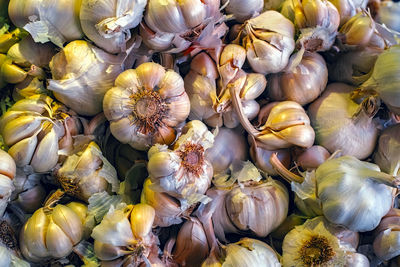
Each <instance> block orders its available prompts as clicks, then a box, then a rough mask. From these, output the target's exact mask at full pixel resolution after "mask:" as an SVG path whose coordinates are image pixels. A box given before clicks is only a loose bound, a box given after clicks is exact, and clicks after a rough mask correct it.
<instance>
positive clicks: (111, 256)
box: [92, 203, 158, 264]
mask: <svg viewBox="0 0 400 267" xmlns="http://www.w3.org/2000/svg"><path fill="white" fill-rule="evenodd" d="M154 216H155V211H154V209H153V208H152V207H151V206H149V205H147V204H142V203H141V204H137V205H128V206H127V205H125V204H124V203H123V204H120V205H118V206H117V207H115V208H114V207H111V209H110V210H109V211H108V213H107V214H106V215H105V216H104V218H103V220H102V221H101V223H100V224H99V225H97V226H96V227H95V228H94V229H93V232H92V237H93V239H94V240H95V241H94V252H95V254H96V256H97V257H98V258H99V259H100V260H102V261H103V263H104V264H111V263H112V262H113V261H114V260H116V261H120V260H128V261H129V258H132V257H133V259H132V260H135V261H136V263H138V264H139V263H140V262H144V259H143V258H147V257H149V254H150V253H151V252H152V250H153V249H154V248H157V244H158V238H157V237H156V236H155V235H154V234H153V233H152V231H151V230H152V225H153V222H154ZM121 257H123V258H121Z"/></svg>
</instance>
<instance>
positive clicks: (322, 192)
mask: <svg viewBox="0 0 400 267" xmlns="http://www.w3.org/2000/svg"><path fill="white" fill-rule="evenodd" d="M271 159H272V161H271V163H272V164H273V166H274V167H275V168H276V170H277V171H278V172H279V174H280V175H281V176H282V177H284V178H285V179H287V180H288V181H292V189H294V191H295V192H296V193H297V195H298V196H299V197H300V198H303V199H307V198H308V199H310V202H312V203H313V206H312V207H318V206H319V207H320V209H321V210H322V213H323V215H324V216H325V218H327V219H328V220H329V221H330V222H332V223H335V224H338V225H342V226H345V227H347V228H348V229H350V230H352V231H355V232H366V231H371V230H373V229H374V228H375V227H376V226H377V225H378V224H379V221H380V220H381V218H382V217H383V216H384V215H385V214H386V213H387V212H388V211H389V210H390V208H391V205H392V188H391V187H398V185H399V178H398V177H394V176H391V175H389V174H386V173H383V172H381V171H380V169H379V167H378V166H377V165H375V164H373V163H369V162H365V161H360V160H358V159H356V158H355V157H352V156H343V157H339V158H334V159H329V160H327V161H325V162H324V163H322V164H321V165H320V166H319V167H318V168H317V169H316V171H315V172H314V171H313V172H310V173H308V176H306V177H305V178H304V177H302V176H298V175H295V174H293V173H291V172H290V171H288V170H287V169H286V168H284V167H283V166H282V165H281V164H279V161H278V160H277V158H276V157H273V158H271ZM372 195H375V196H377V197H375V198H371V196H372ZM316 211H317V214H318V213H319V212H318V210H316Z"/></svg>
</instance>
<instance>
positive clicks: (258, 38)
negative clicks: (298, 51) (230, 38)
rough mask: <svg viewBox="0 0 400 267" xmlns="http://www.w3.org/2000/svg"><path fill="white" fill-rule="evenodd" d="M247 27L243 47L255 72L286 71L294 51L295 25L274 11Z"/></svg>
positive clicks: (247, 23) (251, 22) (246, 25)
mask: <svg viewBox="0 0 400 267" xmlns="http://www.w3.org/2000/svg"><path fill="white" fill-rule="evenodd" d="M244 25H245V26H244V28H243V31H242V33H241V34H243V36H244V38H243V40H242V44H243V47H245V48H246V51H247V60H248V62H249V64H250V66H251V68H252V69H253V71H255V72H258V73H262V74H269V73H277V72H280V71H282V70H283V69H284V68H285V67H286V65H287V63H288V61H289V56H290V54H291V53H292V52H293V50H294V45H295V43H294V39H293V38H294V37H293V36H294V25H293V23H292V22H291V21H290V20H288V19H287V18H285V17H284V16H283V15H281V14H280V13H278V12H276V11H272V10H270V11H266V12H264V13H262V14H260V15H259V16H257V17H255V18H252V19H250V20H247V21H246V22H245V24H244Z"/></svg>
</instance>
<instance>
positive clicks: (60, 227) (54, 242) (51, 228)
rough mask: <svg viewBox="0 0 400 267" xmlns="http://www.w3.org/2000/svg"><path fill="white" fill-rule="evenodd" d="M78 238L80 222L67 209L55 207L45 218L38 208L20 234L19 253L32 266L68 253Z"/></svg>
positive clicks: (44, 214) (79, 235) (41, 209)
mask: <svg viewBox="0 0 400 267" xmlns="http://www.w3.org/2000/svg"><path fill="white" fill-rule="evenodd" d="M82 234H83V225H82V222H81V220H80V218H79V217H78V215H77V214H76V213H75V212H73V211H72V210H71V209H70V208H68V207H67V206H64V205H61V204H59V205H57V206H56V207H55V208H54V209H53V210H52V211H50V213H48V214H46V213H45V212H44V209H43V208H40V209H38V210H37V211H36V212H35V213H34V214H33V215H32V217H31V218H29V219H28V221H27V222H26V223H25V225H24V226H23V228H22V230H21V234H20V243H21V248H24V249H21V252H22V254H23V255H24V257H25V258H26V259H28V260H30V261H32V262H40V261H42V260H46V259H50V258H62V257H65V256H68V255H69V254H70V253H71V252H72V247H73V246H74V245H76V244H77V243H78V242H79V241H81V238H82ZM25 248H26V249H25Z"/></svg>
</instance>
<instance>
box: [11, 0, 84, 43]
mask: <svg viewBox="0 0 400 267" xmlns="http://www.w3.org/2000/svg"><path fill="white" fill-rule="evenodd" d="M80 5H81V1H80V0H61V1H60V0H44V1H41V0H11V1H10V4H9V6H8V14H9V16H10V18H11V21H12V22H13V23H14V25H16V26H18V27H21V28H24V29H25V30H27V31H28V32H29V33H30V34H31V35H32V37H33V39H34V40H35V42H42V43H45V42H48V41H51V42H53V43H54V44H56V45H57V46H59V47H62V46H63V44H64V43H65V42H69V41H73V40H77V39H80V38H82V36H83V33H82V30H81V26H80V23H79V9H80Z"/></svg>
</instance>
